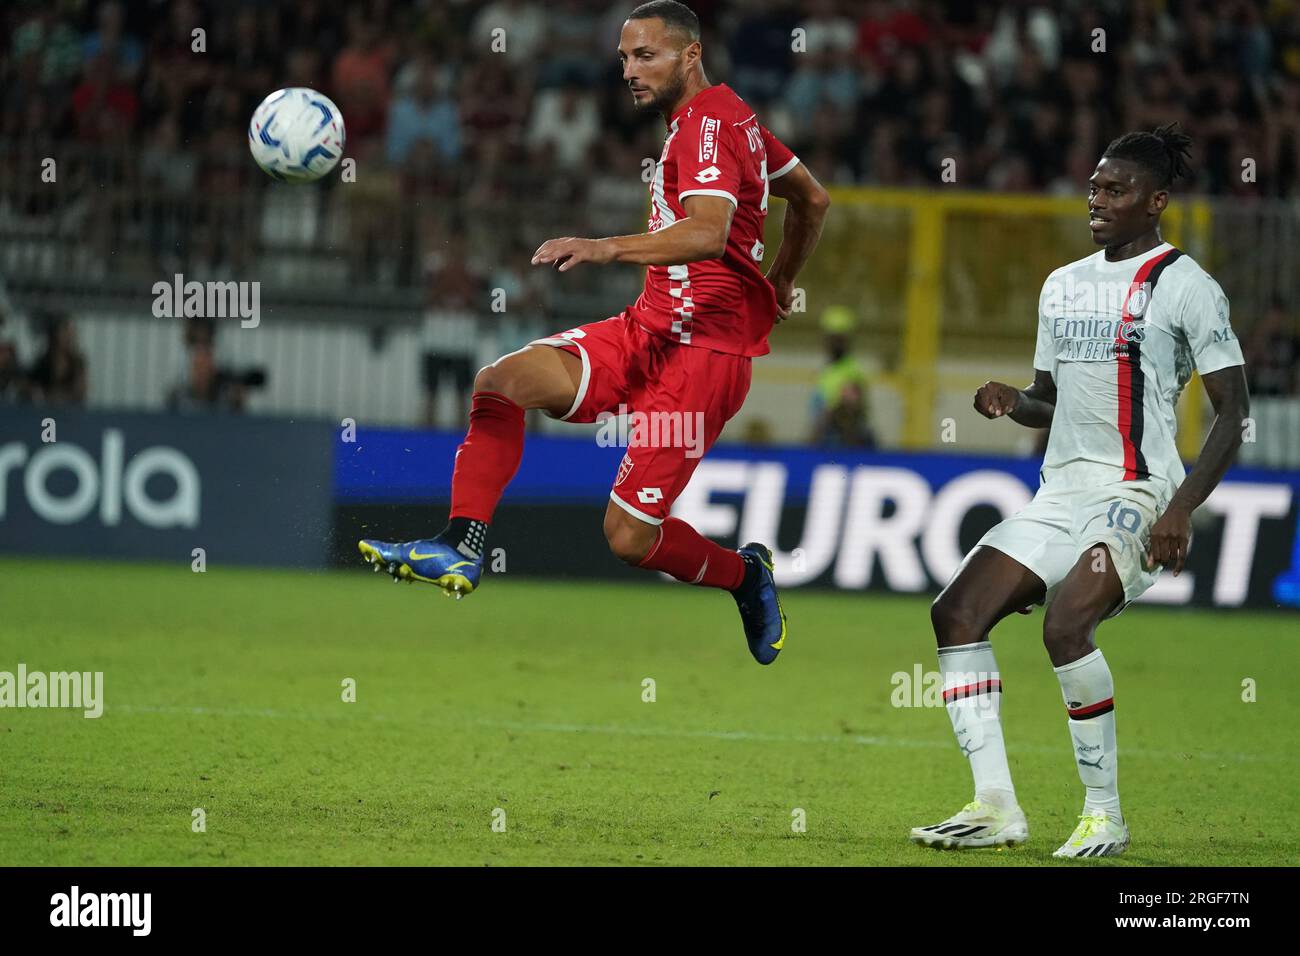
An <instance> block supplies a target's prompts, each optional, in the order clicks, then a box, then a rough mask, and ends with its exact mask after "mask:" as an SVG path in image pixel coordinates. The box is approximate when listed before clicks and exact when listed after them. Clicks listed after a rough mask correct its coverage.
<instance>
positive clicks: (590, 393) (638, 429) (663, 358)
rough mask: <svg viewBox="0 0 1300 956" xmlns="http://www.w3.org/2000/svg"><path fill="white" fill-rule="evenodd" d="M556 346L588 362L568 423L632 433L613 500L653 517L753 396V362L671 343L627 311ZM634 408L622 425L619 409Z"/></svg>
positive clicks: (660, 516) (606, 434)
mask: <svg viewBox="0 0 1300 956" xmlns="http://www.w3.org/2000/svg"><path fill="white" fill-rule="evenodd" d="M531 344H533V345H552V346H555V347H556V348H562V349H564V350H565V351H567V352H570V353H572V354H574V355H576V356H578V357H579V358H580V359H582V381H581V382H580V383H579V385H578V395H577V398H575V399H574V402H573V407H572V408H570V409H569V411H568V412H567V413H566V414H564V415H561V416H560V418H561V419H562V420H563V421H566V422H601V423H602V432H601V433H600V434H599V435H598V440H608V441H610V443H611V444H613V443H615V440H616V439H626V444H627V453H626V454H625V455H624V456H623V460H622V462H621V463H620V464H619V466H618V473H617V474H616V475H615V476H614V488H613V490H612V491H611V492H610V495H609V496H610V499H611V500H612V501H613V502H614V503H615V504H617V505H618V506H619V507H621V508H623V509H624V510H625V511H627V512H629V513H631V514H633V515H635V516H636V517H638V518H640V519H641V520H642V521H647V522H649V523H650V524H659V523H660V522H662V521H663V520H664V518H666V517H668V515H669V513H670V512H671V510H672V506H673V502H674V501H676V500H677V496H678V495H680V494H681V493H682V489H683V488H685V487H686V483H687V482H688V481H690V479H691V475H692V474H694V473H695V466H696V465H698V464H699V463H700V459H701V457H703V455H704V453H705V452H706V451H708V450H709V449H710V448H711V447H713V443H714V441H716V440H717V437H718V435H719V434H720V433H721V432H722V426H723V425H725V424H726V423H727V422H728V420H730V419H731V417H732V416H733V415H735V414H736V412H738V411H740V406H741V405H742V404H744V401H745V396H746V395H747V394H749V378H750V361H751V360H750V359H749V358H748V357H747V356H744V355H730V354H728V353H726V352H714V351H712V350H711V349H705V348H697V347H693V346H689V345H680V344H678V343H676V342H670V341H668V340H667V339H664V338H661V337H660V336H657V335H653V334H651V333H650V332H647V331H646V330H645V329H643V328H642V327H641V326H640V325H639V324H638V323H637V322H636V321H634V320H632V319H630V318H628V317H627V313H622V314H621V315H617V316H615V317H614V318H612V319H605V320H604V321H602V322H592V323H591V324H590V325H582V326H579V327H578V328H576V329H569V330H568V331H567V332H560V333H557V334H556V335H553V336H548V337H547V338H544V339H537V340H536V341H535V342H533V343H531ZM619 415H626V416H627V418H626V419H625V421H624V422H623V424H622V426H621V427H619V423H618V422H617V421H613V420H610V418H611V416H619Z"/></svg>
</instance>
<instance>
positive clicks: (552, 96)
mask: <svg viewBox="0 0 1300 956" xmlns="http://www.w3.org/2000/svg"><path fill="white" fill-rule="evenodd" d="M599 138H600V113H599V111H598V110H597V109H596V101H595V100H594V99H592V97H591V95H590V94H588V93H585V92H583V91H582V90H581V89H580V88H579V87H577V86H575V85H572V84H568V85H565V86H562V87H558V88H557V89H551V90H543V91H542V92H541V93H539V94H538V96H537V99H536V100H535V101H534V104H533V111H532V119H531V121H530V123H529V125H528V133H527V135H526V137H525V139H526V142H527V143H528V148H529V149H530V150H535V151H536V150H541V151H549V153H550V154H551V155H553V156H554V158H555V161H556V162H557V163H558V164H559V165H560V166H562V167H563V168H565V169H568V170H576V169H578V168H579V167H580V166H581V165H582V164H583V162H584V161H585V160H586V159H587V152H588V150H590V149H591V145H592V144H593V143H594V142H596V140H597V139H599Z"/></svg>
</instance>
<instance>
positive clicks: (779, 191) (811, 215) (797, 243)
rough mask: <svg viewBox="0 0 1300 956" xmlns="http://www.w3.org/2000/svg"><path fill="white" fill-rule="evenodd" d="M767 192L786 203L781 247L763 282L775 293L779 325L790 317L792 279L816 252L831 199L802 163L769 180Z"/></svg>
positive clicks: (792, 290)
mask: <svg viewBox="0 0 1300 956" xmlns="http://www.w3.org/2000/svg"><path fill="white" fill-rule="evenodd" d="M770 191H771V194H772V195H773V196H778V197H780V198H781V199H784V200H785V201H786V203H787V206H786V210H785V221H784V222H783V223H782V225H781V247H780V248H779V249H778V250H777V252H776V258H775V259H773V260H772V268H770V269H768V270H767V279H768V281H769V282H771V283H772V287H773V288H774V289H776V304H777V319H776V320H777V321H778V322H780V321H781V320H782V319H786V318H789V316H790V306H791V305H792V304H793V302H794V282H795V278H796V277H797V276H798V275H799V270H800V269H802V268H803V266H804V263H805V262H807V261H808V257H809V256H811V255H812V252H813V250H814V249H815V248H817V240H818V239H820V238H821V234H822V223H823V222H824V221H825V220H826V210H828V209H829V208H830V205H831V197H830V194H829V193H828V192H826V190H825V189H823V188H822V185H821V183H819V182H817V180H816V178H815V177H814V176H813V174H812V173H810V172H808V168H807V167H806V166H804V164H803V163H799V164H798V165H796V166H795V167H794V168H793V169H792V170H790V171H789V172H788V173H786V174H785V175H784V176H780V177H778V178H777V179H774V180H772V181H771V185H770Z"/></svg>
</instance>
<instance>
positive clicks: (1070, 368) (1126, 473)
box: [1034, 242, 1244, 498]
mask: <svg viewBox="0 0 1300 956" xmlns="http://www.w3.org/2000/svg"><path fill="white" fill-rule="evenodd" d="M1105 255H1106V254H1105V250H1102V251H1099V252H1096V253H1094V254H1093V255H1091V256H1088V257H1087V258H1086V259H1080V260H1079V261H1078V262H1072V263H1070V264H1069V265H1068V266H1062V267H1061V268H1060V269H1057V270H1056V271H1055V272H1053V273H1052V274H1051V275H1050V276H1048V277H1047V281H1046V282H1045V283H1043V291H1042V293H1041V294H1040V296H1039V299H1038V346H1037V348H1036V350H1035V352H1034V368H1036V369H1041V370H1043V371H1046V372H1051V373H1052V378H1053V380H1054V381H1055V382H1056V411H1055V412H1054V414H1053V417H1052V431H1051V437H1050V438H1049V439H1048V442H1047V454H1046V456H1045V458H1044V460H1043V469H1042V471H1041V473H1040V475H1039V477H1040V479H1041V480H1042V483H1043V484H1044V485H1049V484H1050V485H1054V486H1061V487H1082V486H1094V485H1097V484H1105V483H1110V482H1119V481H1155V482H1159V483H1163V484H1164V487H1163V488H1161V489H1159V490H1160V492H1162V493H1163V495H1162V496H1164V497H1166V498H1167V496H1170V495H1172V494H1173V493H1174V490H1175V489H1176V488H1177V487H1178V485H1179V484H1180V483H1181V482H1182V480H1183V477H1184V475H1185V472H1184V471H1183V464H1182V461H1181V460H1180V459H1179V457H1178V449H1177V447H1176V446H1175V444H1174V434H1175V431H1176V427H1177V425H1176V421H1175V416H1174V405H1175V403H1176V402H1177V401H1178V396H1179V394H1180V393H1181V392H1182V390H1183V386H1184V385H1186V384H1187V381H1188V379H1190V378H1191V375H1192V369H1196V370H1197V371H1198V372H1200V373H1201V374H1202V375H1205V374H1207V373H1209V372H1214V371H1217V370H1219V369H1222V368H1228V367H1229V366H1233V365H1242V364H1244V360H1243V359H1242V356H1241V346H1240V345H1239V344H1238V342H1237V337H1236V336H1235V335H1234V334H1233V331H1232V326H1231V325H1230V324H1229V322H1228V299H1227V297H1226V296H1225V295H1224V294H1223V290H1222V289H1221V288H1219V284H1218V283H1217V282H1215V281H1214V280H1213V279H1212V278H1210V276H1209V275H1208V274H1207V273H1206V272H1205V270H1204V269H1202V268H1201V267H1200V266H1198V265H1197V264H1196V262H1195V261H1194V260H1193V259H1192V257H1191V256H1189V255H1186V254H1185V253H1183V252H1181V251H1180V250H1178V249H1175V248H1174V247H1173V246H1171V245H1170V244H1169V243H1167V242H1166V243H1161V244H1160V245H1159V246H1157V247H1156V248H1154V249H1152V250H1151V251H1149V252H1146V253H1143V254H1142V255H1139V256H1133V257H1132V258H1129V259H1124V260H1122V261H1120V262H1107V261H1106V258H1105ZM1153 490H1154V489H1153Z"/></svg>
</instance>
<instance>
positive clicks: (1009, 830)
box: [911, 799, 1029, 850]
mask: <svg viewBox="0 0 1300 956" xmlns="http://www.w3.org/2000/svg"><path fill="white" fill-rule="evenodd" d="M911 839H912V842H913V843H923V844H925V845H926V846H933V847H938V848H939V849H942V850H964V849H968V848H974V847H981V846H1015V845H1016V844H1017V843H1024V842H1025V841H1026V840H1028V839H1029V822H1028V821H1027V820H1026V819H1025V814H1024V812H1023V811H1022V810H1021V809H1020V807H1018V806H1013V807H1009V808H1006V809H1004V808H1002V807H998V806H994V805H993V804H991V803H987V802H985V801H983V800H979V799H976V800H972V801H971V802H970V803H968V804H966V806H964V807H962V808H961V811H960V812H959V813H956V814H954V815H953V816H951V817H949V818H948V819H947V820H944V821H943V822H942V823H936V824H934V825H933V826H928V827H913V828H912V837H911Z"/></svg>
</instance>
